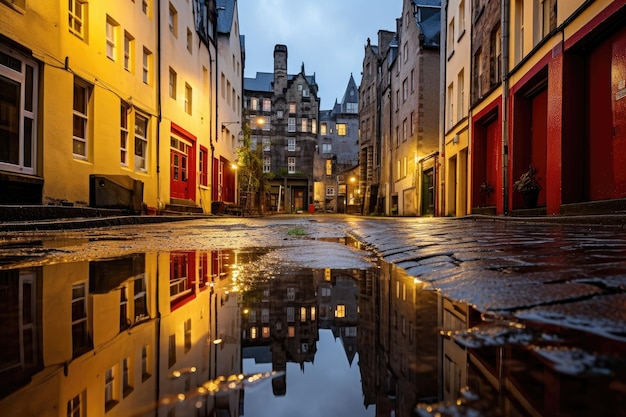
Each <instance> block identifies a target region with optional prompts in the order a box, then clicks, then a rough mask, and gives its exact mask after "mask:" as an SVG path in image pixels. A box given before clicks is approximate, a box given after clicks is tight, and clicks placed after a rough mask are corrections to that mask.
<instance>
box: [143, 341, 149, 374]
mask: <svg viewBox="0 0 626 417" xmlns="http://www.w3.org/2000/svg"><path fill="white" fill-rule="evenodd" d="M149 365H150V363H149V359H148V345H144V346H143V347H142V348H141V380H142V381H145V380H146V379H148V378H150V367H149Z"/></svg>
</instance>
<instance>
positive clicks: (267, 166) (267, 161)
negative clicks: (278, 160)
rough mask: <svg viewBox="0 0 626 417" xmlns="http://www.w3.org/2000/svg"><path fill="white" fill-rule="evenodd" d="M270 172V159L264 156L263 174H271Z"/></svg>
mask: <svg viewBox="0 0 626 417" xmlns="http://www.w3.org/2000/svg"><path fill="white" fill-rule="evenodd" d="M271 171H272V157H271V156H264V157H263V172H264V173H267V172H271Z"/></svg>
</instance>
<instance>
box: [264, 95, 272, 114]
mask: <svg viewBox="0 0 626 417" xmlns="http://www.w3.org/2000/svg"><path fill="white" fill-rule="evenodd" d="M263 111H265V112H268V111H272V100H271V99H269V98H264V99H263Z"/></svg>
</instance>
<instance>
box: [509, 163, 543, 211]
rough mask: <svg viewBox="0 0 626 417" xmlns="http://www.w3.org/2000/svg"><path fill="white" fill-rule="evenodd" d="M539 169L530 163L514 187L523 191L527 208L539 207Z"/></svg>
mask: <svg viewBox="0 0 626 417" xmlns="http://www.w3.org/2000/svg"><path fill="white" fill-rule="evenodd" d="M537 171H538V169H537V168H536V167H534V166H533V164H530V165H529V166H528V170H527V171H525V172H524V173H523V174H522V175H521V176H520V177H519V180H517V181H515V183H514V184H513V189H514V190H515V191H519V192H520V193H522V198H523V199H524V207H525V208H534V207H537V199H538V197H539V191H541V185H539V178H538V177H537Z"/></svg>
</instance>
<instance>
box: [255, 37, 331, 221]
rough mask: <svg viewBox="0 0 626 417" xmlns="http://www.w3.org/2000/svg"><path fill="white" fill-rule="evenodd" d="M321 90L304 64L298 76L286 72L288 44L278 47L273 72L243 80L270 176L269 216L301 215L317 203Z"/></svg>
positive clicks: (257, 144)
mask: <svg viewBox="0 0 626 417" xmlns="http://www.w3.org/2000/svg"><path fill="white" fill-rule="evenodd" d="M317 92H318V86H317V83H316V81H315V74H313V75H307V74H306V72H305V69H304V63H303V64H302V66H301V70H300V72H299V73H298V74H288V73H287V46H285V45H276V46H275V48H274V72H273V73H260V72H257V74H256V76H255V77H254V78H248V77H246V78H244V97H245V107H246V109H247V111H248V122H249V124H250V128H251V134H252V138H251V139H252V146H253V147H256V146H262V147H263V172H265V173H272V179H271V180H270V185H271V189H270V192H269V198H267V199H266V202H267V205H268V207H266V210H268V211H270V212H271V211H287V212H299V211H303V210H308V209H309V208H310V207H311V206H313V204H314V202H313V200H314V193H313V190H314V185H313V184H314V175H313V170H314V169H313V168H314V160H315V155H316V149H315V148H316V146H317V132H318V123H319V107H320V100H319V98H318V97H317ZM259 119H261V120H262V121H263V122H262V123H259V122H258V121H259Z"/></svg>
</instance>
